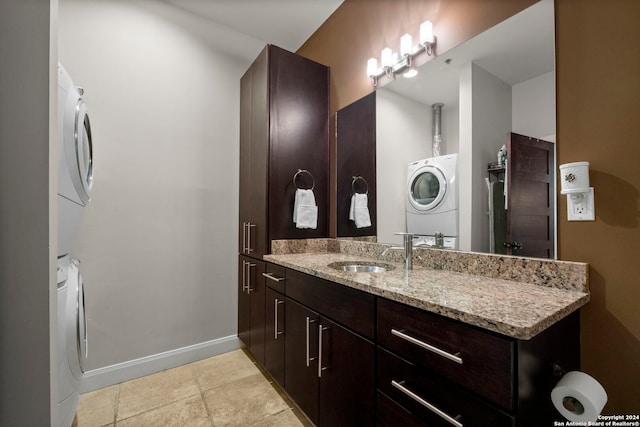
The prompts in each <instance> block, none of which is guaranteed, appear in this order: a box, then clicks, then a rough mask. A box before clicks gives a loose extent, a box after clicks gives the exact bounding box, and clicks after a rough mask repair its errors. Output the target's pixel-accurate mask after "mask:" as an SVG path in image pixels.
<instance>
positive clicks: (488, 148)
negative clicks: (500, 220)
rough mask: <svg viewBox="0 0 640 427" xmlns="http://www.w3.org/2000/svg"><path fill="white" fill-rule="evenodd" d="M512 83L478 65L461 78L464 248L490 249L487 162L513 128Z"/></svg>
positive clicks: (461, 242)
mask: <svg viewBox="0 0 640 427" xmlns="http://www.w3.org/2000/svg"><path fill="white" fill-rule="evenodd" d="M511 112H512V107H511V86H509V85H508V84H506V83H505V82H503V81H502V80H500V79H498V78H496V77H495V76H494V75H492V74H491V73H489V72H487V71H485V70H484V69H482V68H481V67H479V66H477V65H476V64H473V63H470V64H467V65H465V66H463V67H462V71H461V78H460V156H459V160H458V161H459V166H458V171H459V176H460V181H459V189H460V192H459V197H460V200H459V203H460V204H459V207H460V210H459V219H460V240H459V247H460V249H461V250H466V251H474V252H488V251H489V229H488V227H489V226H488V216H487V211H488V201H487V197H488V196H487V194H488V193H487V188H486V184H485V178H486V177H487V164H488V163H490V162H494V161H496V153H497V152H498V150H499V149H500V147H501V146H502V144H504V143H506V141H507V133H508V132H510V131H511Z"/></svg>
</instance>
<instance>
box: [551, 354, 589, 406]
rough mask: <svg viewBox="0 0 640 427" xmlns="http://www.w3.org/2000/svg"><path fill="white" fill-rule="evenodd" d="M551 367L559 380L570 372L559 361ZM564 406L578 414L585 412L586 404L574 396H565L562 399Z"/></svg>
mask: <svg viewBox="0 0 640 427" xmlns="http://www.w3.org/2000/svg"><path fill="white" fill-rule="evenodd" d="M551 369H552V370H553V376H554V377H555V378H557V379H558V381H560V379H561V378H562V377H563V376H564V375H565V374H566V373H567V372H568V371H567V370H566V369H564V368H563V367H562V365H560V363H558V362H554V363H553V366H552V368H551ZM562 406H564V408H565V409H566V410H567V411H569V412H573V413H575V414H578V415H581V414H584V405H582V403H580V401H579V400H578V399H576V398H575V397H573V396H565V397H564V398H563V399H562Z"/></svg>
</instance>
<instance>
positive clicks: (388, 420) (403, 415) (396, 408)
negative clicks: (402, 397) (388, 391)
mask: <svg viewBox="0 0 640 427" xmlns="http://www.w3.org/2000/svg"><path fill="white" fill-rule="evenodd" d="M376 426H377V427H397V426H402V427H426V426H427V424H426V422H425V421H423V420H421V419H420V418H418V417H416V416H415V415H413V414H412V413H411V412H409V411H408V410H407V409H406V408H403V407H402V406H400V405H399V404H398V403H397V402H394V401H393V400H391V399H390V398H389V396H387V395H385V394H384V393H382V392H381V391H379V390H378V392H377V394H376Z"/></svg>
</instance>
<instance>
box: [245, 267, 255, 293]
mask: <svg viewBox="0 0 640 427" xmlns="http://www.w3.org/2000/svg"><path fill="white" fill-rule="evenodd" d="M245 262H246V267H247V276H246V277H247V295H249V294H250V293H251V291H252V290H253V289H251V269H252V268H253V267H255V266H256V265H255V264H251V263H250V262H249V261H245Z"/></svg>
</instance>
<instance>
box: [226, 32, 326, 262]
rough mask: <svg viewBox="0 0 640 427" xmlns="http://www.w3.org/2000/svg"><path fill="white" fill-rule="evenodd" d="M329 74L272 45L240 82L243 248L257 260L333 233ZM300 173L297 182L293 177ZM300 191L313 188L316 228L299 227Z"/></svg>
mask: <svg viewBox="0 0 640 427" xmlns="http://www.w3.org/2000/svg"><path fill="white" fill-rule="evenodd" d="M328 121H329V69H328V68H327V67H326V66H324V65H321V64H318V63H316V62H313V61H311V60H308V59H306V58H303V57H301V56H299V55H296V54H294V53H291V52H288V51H286V50H283V49H280V48H278V47H276V46H272V45H268V46H267V47H265V49H264V50H263V51H262V52H261V53H260V55H259V56H258V57H257V58H256V60H255V61H254V62H253V64H252V65H251V66H250V68H249V69H248V70H247V71H246V73H245V74H244V75H243V76H242V78H241V80H240V171H239V172H240V201H239V210H240V218H239V226H240V229H239V248H240V252H241V253H243V254H245V255H249V256H251V257H256V258H261V257H262V255H264V254H267V253H269V252H270V242H271V240H274V239H296V238H316V237H326V236H328V232H329V218H328V213H329V211H328V209H329V201H328V194H329V188H328V180H329V179H328V177H329V165H328V159H329V133H328ZM298 170H305V171H308V173H305V174H301V175H300V176H299V179H297V180H296V182H295V184H294V180H293V177H294V175H295V174H296V172H297V171H298ZM296 185H297V186H299V187H300V188H305V189H306V188H313V192H314V195H315V199H316V205H317V206H318V224H317V228H315V229H298V228H296V225H295V224H294V223H293V202H294V195H295V190H296Z"/></svg>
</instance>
